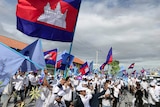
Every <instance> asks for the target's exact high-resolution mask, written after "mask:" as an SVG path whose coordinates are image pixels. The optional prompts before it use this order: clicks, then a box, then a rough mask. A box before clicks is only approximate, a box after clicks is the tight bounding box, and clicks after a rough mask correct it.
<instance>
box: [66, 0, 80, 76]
mask: <svg viewBox="0 0 160 107" xmlns="http://www.w3.org/2000/svg"><path fill="white" fill-rule="evenodd" d="M80 7H81V1H80V5H79V9H78V15H79V10H80ZM78 15H77V18H76V24H75V27H74V32H73V39H74V34H75V29H76V25H77V20H78ZM72 45H73V41H72V42H71V44H70V49H69V55H70V54H71V51H72ZM67 67H68V65H66V66H65V72H64V76H63V77H64V78H66V76H67Z"/></svg>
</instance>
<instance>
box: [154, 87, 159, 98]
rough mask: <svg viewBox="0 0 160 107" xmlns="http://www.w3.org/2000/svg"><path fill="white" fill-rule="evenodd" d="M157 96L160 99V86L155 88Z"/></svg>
mask: <svg viewBox="0 0 160 107" xmlns="http://www.w3.org/2000/svg"><path fill="white" fill-rule="evenodd" d="M155 94H156V97H157V98H158V99H160V86H156V87H155Z"/></svg>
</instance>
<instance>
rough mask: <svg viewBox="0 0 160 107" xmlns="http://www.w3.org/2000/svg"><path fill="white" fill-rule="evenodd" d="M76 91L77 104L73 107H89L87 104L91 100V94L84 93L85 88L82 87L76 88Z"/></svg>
mask: <svg viewBox="0 0 160 107" xmlns="http://www.w3.org/2000/svg"><path fill="white" fill-rule="evenodd" d="M76 89H77V91H78V93H79V95H77V98H76V99H77V102H76V103H75V105H74V106H75V107H91V106H90V104H89V101H90V99H91V98H92V94H87V93H86V90H87V89H86V88H85V87H83V86H82V85H79V86H77V88H76Z"/></svg>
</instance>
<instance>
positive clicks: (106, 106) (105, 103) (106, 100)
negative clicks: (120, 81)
mask: <svg viewBox="0 0 160 107" xmlns="http://www.w3.org/2000/svg"><path fill="white" fill-rule="evenodd" d="M109 85H110V82H109V80H107V81H106V82H105V84H104V89H105V90H106V92H105V95H104V96H103V99H102V107H111V90H110V89H109Z"/></svg>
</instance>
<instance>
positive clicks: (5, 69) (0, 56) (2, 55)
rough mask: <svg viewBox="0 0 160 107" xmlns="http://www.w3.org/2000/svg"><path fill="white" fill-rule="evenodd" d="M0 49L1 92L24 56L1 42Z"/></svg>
mask: <svg viewBox="0 0 160 107" xmlns="http://www.w3.org/2000/svg"><path fill="white" fill-rule="evenodd" d="M0 50H1V51H0V92H2V91H3V89H4V87H5V86H6V85H7V84H8V83H9V81H10V78H11V77H12V76H13V75H14V74H15V73H16V72H17V71H18V69H19V67H20V66H21V64H22V62H23V61H24V60H25V57H22V56H23V55H21V54H19V53H18V52H17V51H15V50H13V49H11V48H9V47H8V46H6V45H4V44H2V43H0Z"/></svg>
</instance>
